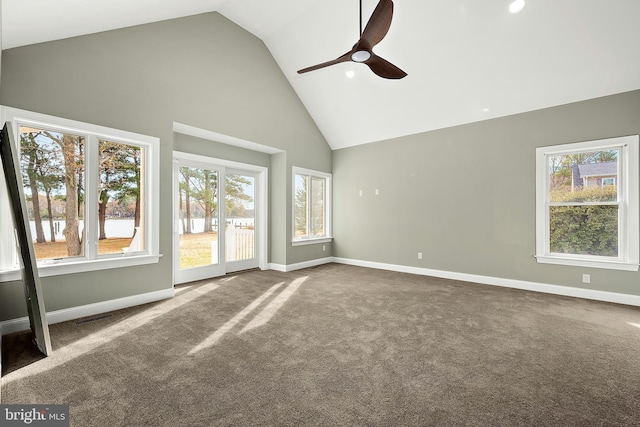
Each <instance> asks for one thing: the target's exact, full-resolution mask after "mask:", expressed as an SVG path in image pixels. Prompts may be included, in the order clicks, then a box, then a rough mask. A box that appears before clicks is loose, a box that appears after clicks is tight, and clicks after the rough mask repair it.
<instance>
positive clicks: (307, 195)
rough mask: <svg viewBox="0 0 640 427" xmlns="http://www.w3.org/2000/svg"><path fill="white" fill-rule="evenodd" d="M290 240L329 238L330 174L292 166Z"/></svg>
mask: <svg viewBox="0 0 640 427" xmlns="http://www.w3.org/2000/svg"><path fill="white" fill-rule="evenodd" d="M293 182H294V184H293V217H294V220H293V243H294V245H296V244H298V245H301V244H309V243H321V242H327V241H330V240H331V214H330V213H331V174H328V173H324V172H317V171H312V170H308V169H302V168H297V167H294V168H293Z"/></svg>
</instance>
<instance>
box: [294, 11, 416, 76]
mask: <svg viewBox="0 0 640 427" xmlns="http://www.w3.org/2000/svg"><path fill="white" fill-rule="evenodd" d="M391 18H393V1H392V0H380V2H379V3H378V5H377V6H376V8H375V10H374V11H373V13H372V14H371V18H369V22H368V23H367V26H366V27H365V29H364V32H363V31H362V0H360V40H358V42H357V43H356V44H355V45H353V48H352V49H351V50H350V51H349V52H347V53H345V54H344V55H342V56H339V57H338V58H336V59H334V60H332V61H327V62H323V63H321V64H317V65H313V66H311V67H307V68H303V69H302V70H298V74H302V73H308V72H309V71H314V70H318V69H320V68H324V67H328V66H330V65H334V64H339V63H341V62H347V61H353V62H358V63H363V64H366V65H368V66H369V68H371V71H373V72H374V73H375V74H377V75H379V76H380V77H383V78H385V79H401V78H403V77H406V75H407V73H405V72H404V71H402V70H401V69H400V68H398V67H396V66H395V65H393V64H392V63H390V62H389V61H387V60H385V59H383V58H381V57H380V56H377V55H376V54H375V53H373V50H372V49H373V47H374V46H375V45H377V44H378V43H380V41H381V40H382V39H383V38H384V36H385V35H387V32H388V31H389V27H390V26H391Z"/></svg>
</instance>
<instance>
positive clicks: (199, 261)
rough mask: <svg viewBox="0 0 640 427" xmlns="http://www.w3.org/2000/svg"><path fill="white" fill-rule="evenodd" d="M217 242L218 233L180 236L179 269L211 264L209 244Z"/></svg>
mask: <svg viewBox="0 0 640 427" xmlns="http://www.w3.org/2000/svg"><path fill="white" fill-rule="evenodd" d="M217 240H218V233H217V232H215V231H212V232H210V233H194V234H181V235H180V269H181V270H184V269H187V268H193V267H202V266H205V265H210V264H211V243H212V242H216V241H217Z"/></svg>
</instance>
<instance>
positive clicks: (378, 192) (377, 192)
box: [376, 188, 380, 196]
mask: <svg viewBox="0 0 640 427" xmlns="http://www.w3.org/2000/svg"><path fill="white" fill-rule="evenodd" d="M378 194H380V191H378V189H377V188H376V196H377V195H378Z"/></svg>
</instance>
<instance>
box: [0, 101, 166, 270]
mask: <svg viewBox="0 0 640 427" xmlns="http://www.w3.org/2000/svg"><path fill="white" fill-rule="evenodd" d="M0 116H1V119H2V121H3V122H11V124H12V127H13V132H14V141H15V143H16V144H19V141H20V138H19V135H18V133H19V129H20V126H22V125H28V126H32V127H35V128H44V129H51V130H56V131H61V132H66V133H73V134H76V135H82V136H84V137H85V138H86V139H85V141H86V143H87V150H86V152H85V153H86V156H87V159H86V168H87V173H86V176H87V184H86V188H87V189H89V188H95V189H96V192H95V193H89V192H88V191H87V192H86V194H85V226H86V227H87V233H86V242H83V244H84V245H85V254H84V256H82V257H73V258H63V259H61V260H41V261H38V272H39V275H40V276H41V277H47V276H57V275H61V274H71V273H80V272H86V271H94V270H104V269H112V268H119V267H130V266H135V265H144V264H153V263H157V262H158V260H159V258H160V256H161V255H160V252H159V249H160V244H159V233H160V226H159V218H160V215H159V213H160V201H159V200H160V198H159V195H160V185H159V183H160V139H159V138H157V137H153V136H148V135H142V134H137V133H133V132H128V131H123V130H119V129H112V128H108V127H104V126H98V125H93V124H89V123H83V122H79V121H75V120H68V119H63V118H60V117H55V116H49V115H46V114H40V113H35V112H31V111H26V110H20V109H16V108H12V107H6V106H0ZM99 140H109V141H114V142H119V143H124V144H130V145H135V146H139V147H143V148H144V152H145V177H144V179H145V188H146V191H145V197H144V200H142V201H141V203H145V206H146V207H147V209H146V212H145V218H144V221H145V222H144V223H145V227H146V233H145V234H144V235H145V239H146V241H145V244H144V248H145V250H143V251H140V252H134V253H126V252H125V253H122V254H113V255H98V254H97V245H98V241H97V238H98V234H97V227H98V210H97V208H96V209H93V208H92V206H96V207H97V197H98V194H97V188H98V182H97V180H98V174H97V169H98V157H97V151H96V150H97V146H98V141H99ZM16 148H17V149H18V150H19V147H16ZM0 175H1V177H0V181H1V182H0V200H2V203H0V220H1V222H0V235H1V236H3V238H2V239H0V282H5V281H11V280H19V279H20V270H19V268H16V267H15V260H16V253H15V245H14V241H13V239H12V238H5V237H4V236H13V234H14V233H13V224H12V223H13V221H12V219H11V210H10V209H9V203H8V196H7V191H6V184H5V183H4V174H0Z"/></svg>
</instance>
